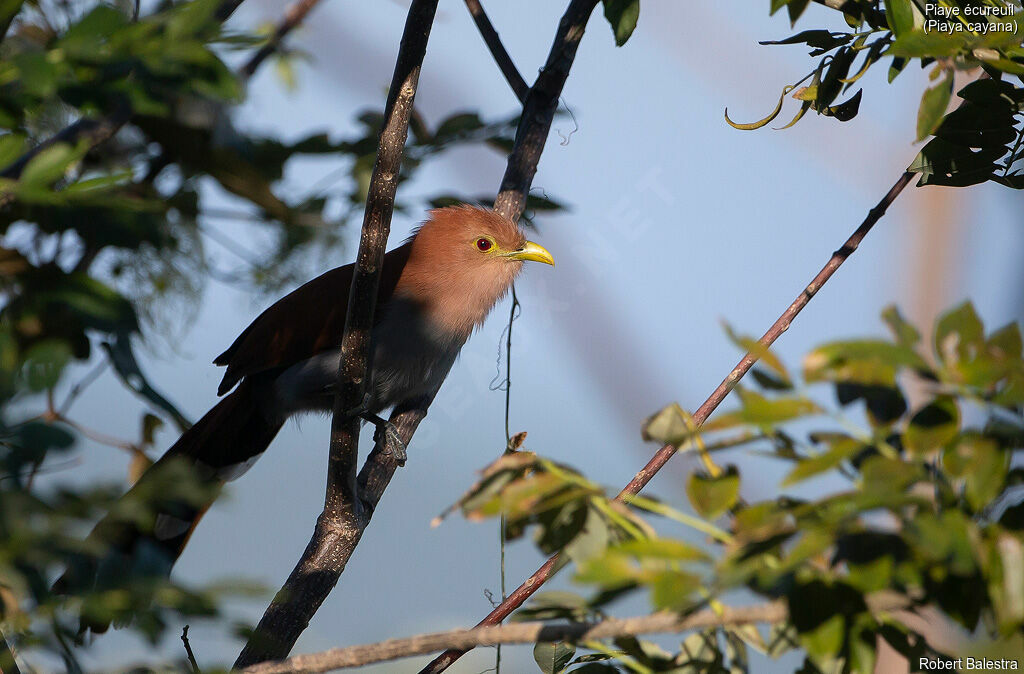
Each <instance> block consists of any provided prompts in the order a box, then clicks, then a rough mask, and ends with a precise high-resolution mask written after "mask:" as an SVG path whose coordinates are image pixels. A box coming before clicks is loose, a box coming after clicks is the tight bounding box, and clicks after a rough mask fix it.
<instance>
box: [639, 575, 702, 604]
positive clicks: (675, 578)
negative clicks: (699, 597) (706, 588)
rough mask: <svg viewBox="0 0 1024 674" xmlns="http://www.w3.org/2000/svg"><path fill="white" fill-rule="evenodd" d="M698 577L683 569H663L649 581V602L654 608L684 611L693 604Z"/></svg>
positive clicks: (698, 585)
mask: <svg viewBox="0 0 1024 674" xmlns="http://www.w3.org/2000/svg"><path fill="white" fill-rule="evenodd" d="M698 588H700V578H699V577H698V576H696V575H694V574H692V573H686V572H684V571H664V572H662V573H659V574H657V575H656V576H655V577H654V580H653V581H652V582H651V603H652V604H653V605H654V608H656V609H667V610H670V611H685V610H686V609H688V608H691V607H692V606H693V604H694V593H695V592H696V591H697V589H698Z"/></svg>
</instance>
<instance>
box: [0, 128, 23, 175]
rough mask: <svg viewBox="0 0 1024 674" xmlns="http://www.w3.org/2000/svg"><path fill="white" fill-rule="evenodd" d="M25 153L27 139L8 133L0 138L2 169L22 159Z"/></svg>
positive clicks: (0, 164) (0, 165) (0, 162)
mask: <svg viewBox="0 0 1024 674" xmlns="http://www.w3.org/2000/svg"><path fill="white" fill-rule="evenodd" d="M24 151H25V137H24V136H22V135H21V134H17V133H6V134H4V135H3V136H0V168H6V167H7V165H8V164H10V163H11V162H13V161H14V160H15V159H17V158H18V157H20V156H21V155H22V153H23V152H24Z"/></svg>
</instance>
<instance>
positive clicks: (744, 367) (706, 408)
mask: <svg viewBox="0 0 1024 674" xmlns="http://www.w3.org/2000/svg"><path fill="white" fill-rule="evenodd" d="M913 178H914V174H913V173H911V172H909V171H907V172H906V173H904V174H903V175H902V176H900V179H899V180H897V181H896V184H894V185H893V186H892V187H891V188H890V189H889V191H888V192H887V193H886V195H885V196H884V197H882V200H881V201H879V202H878V205H876V206H875V207H874V208H872V209H871V210H870V211H868V215H867V217H866V218H864V222H862V223H861V225H860V227H858V228H857V230H856V231H855V232H854V233H853V234H851V235H850V238H848V239H847V240H846V242H845V243H844V244H843V245H842V247H841V248H839V250H837V251H836V252H834V253H833V254H832V257H831V258H829V260H828V262H827V263H826V264H825V266H824V267H822V269H821V271H819V272H818V274H817V275H816V276H815V277H814V279H813V280H812V281H811V282H810V283H809V284H808V285H807V287H806V288H804V290H803V292H801V293H800V295H799V296H797V298H796V299H795V300H794V301H793V303H792V304H790V305H789V308H788V309H786V311H784V312H783V313H782V315H781V316H779V318H778V320H776V321H775V323H773V324H772V326H771V327H770V328H769V329H768V331H767V332H765V333H764V336H763V337H761V339H760V340H759V341H758V343H759V344H760V345H761V346H763V347H764V348H766V349H767V348H768V347H770V346H771V345H772V344H773V343H774V342H775V340H776V339H778V338H779V336H780V335H782V333H784V332H785V331H786V330H788V329H789V326H790V324H791V323H792V322H793V319H794V318H796V316H797V314H799V313H800V312H801V311H802V310H803V308H804V307H805V306H807V303H808V302H810V301H811V298H812V297H814V295H815V294H817V292H818V291H819V290H820V289H821V287H822V286H823V285H824V284H825V282H826V281H828V280H829V278H831V277H832V274H834V273H835V272H836V270H837V269H839V266H840V265H842V264H843V262H845V261H846V258H848V257H850V255H852V254H853V251H855V250H857V247H858V246H859V245H860V242H861V241H863V240H864V237H865V236H867V233H868V232H869V231H871V228H872V227H874V225H875V223H876V222H878V220H879V219H880V218H881V217H882V215H884V214H885V211H886V210H887V209H888V208H889V206H890V205H891V204H892V202H893V201H895V200H896V197H897V196H899V194H900V192H902V191H903V189H904V188H905V187H906V186H907V185H908V184H910V181H911V180H913ZM756 362H757V356H755V355H754V354H753V353H747V354H746V355H745V356H743V358H742V359H740V362H739V363H737V365H736V367H734V368H733V369H732V372H730V373H729V375H728V376H727V377H726V378H725V379H723V380H722V383H721V384H719V385H718V388H716V389H715V390H714V392H712V394H711V395H710V396H709V397H708V399H707V400H705V401H704V403H703V404H702V405H701V406H700V407H698V408H697V411H696V412H694V414H693V419H694V422H695V423H696V424H697V425H698V426H699V425H700V424H703V423H704V422H705V421H706V420H707V418H708V417H709V416H711V413H712V412H714V411H715V409H716V408H717V407H718V406H719V405H720V404H721V403H722V401H723V400H725V397H726V396H727V395H729V392H730V391H732V390H733V388H735V386H736V384H737V383H738V382H739V380H740V379H742V378H743V375H745V374H746V373H747V372H748V371H749V370H750V368H751V367H753V365H754V363H756ZM675 452H676V448H675V447H673V446H672V445H665V446H664V447H662V448H661V449H659V450H658V451H657V453H655V455H654V456H653V457H652V458H651V460H650V461H648V462H647V465H646V466H644V467H643V469H642V470H641V471H640V472H639V473H637V474H636V475H635V476H634V477H633V479H632V480H630V482H629V484H627V485H626V486H625V487H624V488H623V489H622V491H621V492H619V495H618V496H617V497H616V499H617V500H620V501H621V500H624V499H626V498H627V497H629V496H635V495H636V494H638V493H640V490H641V489H643V488H644V487H645V486H646V485H647V483H648V482H650V481H651V479H652V478H653V477H654V476H655V475H657V473H658V471H660V470H661V469H662V468H663V467H664V466H665V464H666V463H668V460H669V459H671V458H672V455H673V454H675ZM558 568H559V555H558V553H555V554H554V555H552V556H551V557H550V558H549V559H548V560H547V561H546V562H544V564H543V565H542V566H541V567H540V568H539V569H537V570H536V571H535V572H534V573H533V575H532V576H530V577H529V578H527V579H526V581H525V582H524V583H523V584H522V585H520V586H519V587H517V588H516V589H515V590H514V591H513V592H512V594H510V595H509V596H508V599H506V600H505V601H503V602H501V604H499V605H498V606H497V607H495V609H494V610H493V611H491V612H490V613H489V614H487V617H486V618H484V619H483V620H481V621H480V622H479V623H477V626H484V625H496V624H498V623H500V622H501V621H502V620H504V619H505V618H507V617H508V616H509V615H511V613H512V612H513V611H514V610H516V609H517V608H519V607H520V606H522V605H523V602H525V601H526V600H527V599H529V598H530V596H531V595H532V594H533V593H534V592H536V591H537V590H538V589H540V587H541V586H542V585H543V584H544V583H545V582H547V580H548V579H549V578H550V577H551V576H552V575H553V574H554V573H555V571H557V570H558ZM465 652H466V651H465V650H460V649H449V650H447V651H445V652H444V653H442V654H441V655H439V656H438V657H437V658H436V659H434V660H433V661H432V662H431V663H430V664H429V665H427V667H425V668H424V669H423V670H421V672H420V674H426V673H428V672H429V673H430V674H437V672H443V671H444V670H445V669H447V668H448V666H449V665H451V664H452V663H453V662H455V661H456V660H457V659H458V658H459V657H461V656H462V655H463V654H464V653H465Z"/></svg>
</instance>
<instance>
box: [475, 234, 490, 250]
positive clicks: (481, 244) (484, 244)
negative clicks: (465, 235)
mask: <svg viewBox="0 0 1024 674" xmlns="http://www.w3.org/2000/svg"><path fill="white" fill-rule="evenodd" d="M492 245H493V244H492V243H491V240H490V239H485V238H483V237H481V238H479V239H477V240H476V247H477V250H479V251H480V252H481V253H486V252H487V251H489V250H490V249H491V246H492Z"/></svg>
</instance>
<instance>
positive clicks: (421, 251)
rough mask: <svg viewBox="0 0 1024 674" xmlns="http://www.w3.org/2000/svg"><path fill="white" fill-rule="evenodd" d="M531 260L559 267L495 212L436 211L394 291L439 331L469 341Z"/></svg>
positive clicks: (423, 228)
mask: <svg viewBox="0 0 1024 674" xmlns="http://www.w3.org/2000/svg"><path fill="white" fill-rule="evenodd" d="M528 260H532V261H536V262H545V263H547V264H551V265H553V264H554V263H555V262H554V259H553V258H552V257H551V254H550V253H548V251H547V250H545V249H544V248H543V247H542V246H539V245H537V244H535V243H533V242H531V241H527V239H526V236H525V235H524V234H523V232H522V230H521V229H520V228H519V226H518V225H516V223H514V222H512V221H511V220H510V219H508V218H506V217H504V216H502V215H500V214H498V213H496V212H495V211H493V210H491V209H487V208H480V207H477V206H467V205H462V206H449V207H446V208H438V209H434V210H432V211H431V212H430V217H429V219H427V221H426V222H424V223H423V224H422V225H421V226H420V227H419V229H417V230H416V232H415V233H414V234H413V236H412V250H411V251H410V254H409V261H408V262H407V263H406V265H405V269H404V270H403V272H402V276H401V279H400V280H399V283H398V287H397V288H396V292H397V293H399V294H402V295H405V296H408V297H413V298H415V299H416V301H417V302H418V303H420V304H421V305H422V306H423V308H424V310H425V311H426V312H427V315H428V316H429V317H430V319H431V320H432V321H433V322H434V324H435V326H436V327H437V328H438V329H439V330H442V331H444V332H445V333H446V334H448V335H451V336H453V337H458V338H461V339H465V338H466V337H468V336H469V334H470V333H471V332H472V331H473V329H474V328H475V327H476V326H478V325H479V324H480V323H482V322H483V320H484V318H486V317H487V314H488V313H489V312H490V310H491V308H492V307H493V306H494V304H495V303H496V302H497V301H498V300H500V299H501V298H502V297H503V296H504V295H505V293H507V292H508V290H509V288H510V287H511V286H512V282H513V281H514V280H515V278H516V276H517V275H518V274H519V272H520V271H521V270H522V267H523V262H524V261H528Z"/></svg>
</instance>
